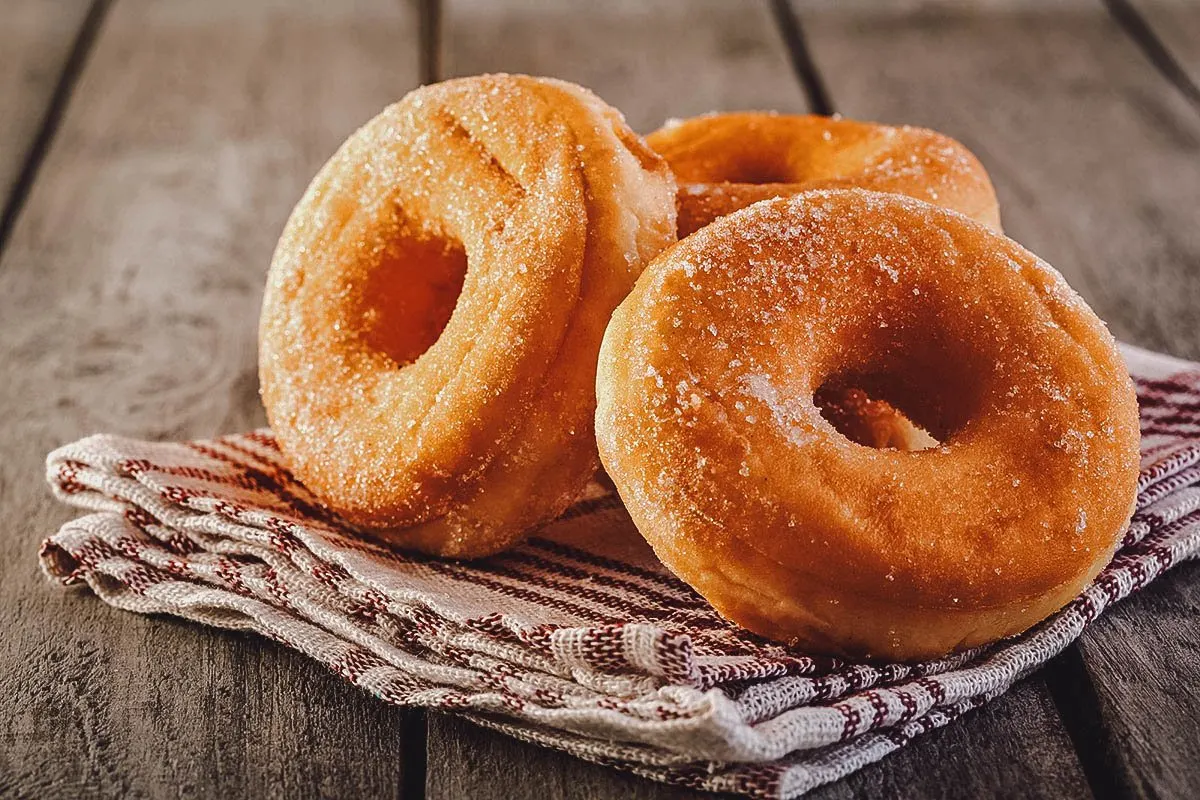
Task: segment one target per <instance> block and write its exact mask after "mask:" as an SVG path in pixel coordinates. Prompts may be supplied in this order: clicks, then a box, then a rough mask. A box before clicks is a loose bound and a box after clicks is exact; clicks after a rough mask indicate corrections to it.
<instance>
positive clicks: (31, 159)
mask: <svg viewBox="0 0 1200 800" xmlns="http://www.w3.org/2000/svg"><path fill="white" fill-rule="evenodd" d="M111 5H112V0H93V2H92V5H91V7H90V8H88V13H87V16H86V17H84V19H83V23H82V24H81V25H80V26H79V32H78V33H77V34H76V35H75V41H74V42H72V43H71V50H70V52H69V53H68V54H67V60H66V62H65V63H64V64H63V68H62V72H61V73H59V76H58V83H56V84H55V85H54V91H53V92H52V93H51V94H50V102H49V103H48V104H47V106H46V113H45V114H43V115H42V121H41V123H40V124H39V125H38V131H37V135H36V136H34V139H33V144H31V145H30V146H29V152H28V153H26V154H25V161H24V163H23V164H22V165H21V171H20V172H19V173H18V174H17V180H16V182H15V183H14V184H13V188H12V193H11V194H10V195H9V196H8V200H7V202H5V204H4V211H3V212H2V213H0V255H2V254H3V253H4V248H5V246H6V245H7V244H8V237H9V234H11V233H12V229H13V226H14V225H15V224H16V222H17V217H18V216H20V214H21V209H22V208H24V206H25V200H26V199H27V198H28V197H29V192H30V191H31V190H32V189H33V182H34V180H35V179H36V178H37V174H38V170H39V169H40V168H41V166H42V161H44V160H45V158H46V153H47V151H49V149H50V144H51V142H53V141H54V135H55V134H56V133H57V132H58V126H59V123H60V122H61V121H62V116H63V112H64V111H65V110H66V108H67V103H68V102H70V100H71V94H72V93H73V92H74V89H75V84H76V82H77V81H78V80H79V76H80V75H81V74H82V73H83V67H84V64H85V63H86V62H87V57H88V55H89V54H90V53H91V51H92V45H93V44H95V42H96V37H97V34H98V33H99V32H100V26H101V25H102V24H103V23H104V18H105V17H106V16H107V14H108V9H109V7H110V6H111Z"/></svg>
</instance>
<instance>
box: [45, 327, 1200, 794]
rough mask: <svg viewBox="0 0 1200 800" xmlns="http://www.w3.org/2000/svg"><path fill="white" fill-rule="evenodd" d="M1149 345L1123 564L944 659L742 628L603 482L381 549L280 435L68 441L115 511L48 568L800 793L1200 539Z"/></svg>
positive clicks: (497, 710) (1199, 517)
mask: <svg viewBox="0 0 1200 800" xmlns="http://www.w3.org/2000/svg"><path fill="white" fill-rule="evenodd" d="M1126 357H1127V359H1128V362H1129V366H1130V369H1131V371H1132V372H1133V374H1134V376H1135V377H1136V378H1137V385H1138V394H1139V398H1140V401H1141V409H1142V412H1141V413H1142V434H1143V441H1142V448H1143V461H1142V474H1141V482H1140V485H1139V488H1140V493H1139V498H1138V505H1137V513H1136V514H1135V515H1134V517H1133V521H1132V523H1131V524H1130V527H1129V531H1128V533H1127V535H1126V537H1125V540H1124V543H1123V544H1122V546H1121V549H1120V550H1119V551H1118V553H1117V555H1116V557H1115V558H1114V559H1113V561H1112V564H1111V565H1110V566H1109V567H1108V568H1107V569H1105V570H1104V572H1103V573H1102V574H1101V575H1100V576H1099V577H1098V578H1097V579H1096V581H1095V583H1094V584H1093V585H1092V586H1090V587H1089V588H1088V589H1087V590H1086V591H1084V593H1083V594H1081V595H1080V596H1079V597H1078V598H1077V599H1076V600H1074V601H1073V602H1072V603H1070V604H1069V605H1068V606H1067V607H1066V608H1064V609H1063V610H1062V611H1060V612H1059V613H1057V614H1056V615H1054V616H1053V617H1052V618H1050V619H1049V620H1047V621H1045V622H1044V623H1042V624H1041V625H1039V626H1037V627H1036V628H1034V629H1033V630H1031V631H1028V632H1026V633H1025V634H1022V635H1021V636H1018V637H1015V638H1013V639H1009V640H1006V641H1003V642H1000V643H998V644H995V645H991V646H988V647H984V648H980V649H977V650H974V651H972V652H969V653H962V654H959V655H955V656H952V657H950V658H945V659H942V660H940V661H935V662H930V663H924V664H918V665H902V664H889V665H883V666H881V665H874V666H870V665H866V664H855V663H847V662H844V661H838V660H835V659H829V658H820V657H813V656H810V655H807V654H805V653H803V652H799V651H795V650H791V649H789V648H787V647H784V646H782V645H778V644H774V643H772V642H768V641H766V640H763V639H760V638H758V637H755V636H753V635H752V634H749V633H746V632H745V631H742V630H740V629H738V628H737V627H736V626H734V625H731V624H729V623H727V622H725V621H724V620H722V619H721V618H720V617H719V616H717V614H716V613H714V612H713V610H712V609H711V608H709V606H708V604H707V603H705V602H704V600H703V599H701V598H700V597H699V596H698V595H696V594H695V593H694V592H692V591H691V589H689V588H688V587H687V586H686V585H684V584H682V583H681V582H679V581H678V580H676V579H675V578H673V577H672V576H671V575H670V574H668V573H667V572H666V571H665V570H664V569H663V567H662V566H661V565H659V564H658V562H657V561H655V559H654V556H653V554H652V553H651V552H650V550H649V548H648V547H647V546H646V545H645V544H644V542H643V541H642V540H641V538H640V537H639V536H638V534H637V532H636V530H634V528H633V526H632V524H631V523H630V521H629V518H628V517H627V516H626V514H625V512H624V510H623V509H622V507H621V505H620V502H619V501H618V500H617V499H616V498H615V497H614V496H612V495H609V494H606V493H605V492H604V490H602V489H600V488H599V487H594V489H593V491H592V492H590V493H589V495H588V496H587V497H586V498H585V499H583V500H581V501H580V502H579V503H578V504H576V505H575V506H574V507H573V508H572V509H571V510H570V511H569V512H568V513H567V514H566V515H564V516H563V518H562V519H560V520H559V521H557V522H555V523H554V524H552V525H549V526H547V527H546V528H544V529H543V530H541V531H539V532H538V534H537V535H536V536H535V537H534V538H532V539H531V540H530V541H529V542H528V543H527V544H525V545H523V546H522V547H520V548H518V549H516V550H514V551H512V552H509V553H505V554H503V555H500V556H496V557H493V558H491V559H487V560H486V561H482V562H478V563H471V564H462V563H455V562H451V561H442V560H438V559H434V558H429V557H424V556H419V555H412V554H408V553H400V552H395V551H391V550H387V549H384V548H381V547H377V546H375V545H372V544H369V543H367V542H364V541H362V540H360V539H356V538H352V537H349V536H347V535H345V534H344V532H343V530H342V529H341V528H340V527H339V525H338V524H337V522H336V521H335V520H333V519H332V518H330V517H329V516H328V515H327V514H325V513H323V512H322V510H321V509H320V507H319V506H318V504H317V503H316V501H315V500H314V498H313V497H312V496H311V495H310V494H309V493H308V492H307V491H306V490H305V489H304V487H303V486H301V485H300V484H298V483H296V481H295V480H293V479H292V477H291V475H290V474H289V473H288V471H287V470H286V469H285V468H284V467H283V466H282V465H281V462H280V455H279V452H278V450H277V449H276V445H275V440H274V439H273V438H272V436H271V434H270V432H269V431H266V430H262V431H255V432H253V433H248V434H241V435H234V436H225V437H221V438H218V439H213V440H207V441H194V442H184V443H178V444H173V443H166V444H163V443H150V442H142V441H136V440H131V439H124V438H120V437H116V436H93V437H90V438H87V439H84V440H82V441H79V442H76V443H74V444H70V445H67V446H65V447H62V448H60V449H58V450H56V451H54V452H53V453H51V454H50V456H49V458H48V460H47V468H48V477H49V481H50V484H51V486H52V487H53V488H54V492H55V493H56V494H57V496H58V497H60V498H61V499H62V500H64V501H65V502H67V503H70V504H72V505H75V506H78V507H80V508H82V509H86V510H87V511H89V512H91V513H89V514H87V515H86V516H83V517H80V518H79V519H76V520H74V521H72V522H69V523H67V524H66V525H64V526H63V527H62V529H61V530H59V531H58V533H56V534H54V535H53V536H51V537H50V538H49V539H47V540H46V542H45V543H44V544H43V546H42V551H41V554H42V565H43V567H44V569H45V571H46V573H47V574H48V575H49V576H50V577H52V578H53V579H55V580H57V581H61V582H62V583H64V584H76V583H87V585H89V586H90V587H91V588H92V590H93V591H95V593H96V594H97V595H99V596H100V597H101V598H102V599H103V600H105V601H106V602H108V603H111V604H113V605H115V606H118V607H120V608H125V609H128V610H130V611H137V612H141V613H167V614H174V615H177V616H181V617H186V618H188V619H192V620H196V621H198V622H203V623H206V624H208V625H215V626H218V627H223V628H238V629H247V630H254V631H258V632H259V633H262V634H264V635H266V636H268V637H270V638H272V639H275V640H277V641H279V642H282V643H283V644H285V645H287V646H289V647H294V648H296V649H297V650H300V651H302V652H304V653H307V654H308V655H310V656H312V657H313V658H315V659H318V660H319V661H321V662H323V663H324V664H327V665H328V666H329V667H330V668H331V669H333V670H334V671H336V672H337V673H339V674H340V675H342V676H344V677H345V678H346V679H347V680H349V681H352V682H354V683H356V684H358V685H359V686H361V687H363V688H364V689H366V690H367V691H369V692H371V693H372V694H374V695H376V696H377V697H379V698H380V699H382V700H384V701H386V702H389V703H396V704H402V705H417V706H426V707H429V708H439V709H453V710H458V711H461V712H463V713H467V714H469V715H471V716H472V717H473V718H474V719H476V720H477V721H480V722H482V723H483V724H485V725H489V726H492V727H495V728H498V729H501V730H503V731H506V732H508V733H510V734H512V735H514V736H518V737H520V738H523V739H527V740H530V741H534V742H538V743H541V744H545V745H549V746H551V747H557V748H560V749H563V750H566V751H568V752H571V753H574V754H576V755H578V756H581V757H583V758H586V759H590V760H592V761H598V762H601V763H604V764H611V765H613V766H616V767H620V768H623V769H628V770H631V771H633V772H636V773H639V774H641V775H646V776H649V777H652V778H655V779H658V780H661V781H666V782H670V783H676V784H682V785H685V786H691V787H696V788H702V789H712V790H721V791H731V792H740V793H744V794H747V795H751V796H756V797H795V796H797V795H800V794H803V793H804V792H805V791H807V790H809V789H812V788H813V787H815V786H819V785H821V784H823V783H827V782H829V781H832V780H836V779H837V778H839V777H841V776H844V775H847V774H849V773H850V772H853V771H854V770H856V769H859V768H860V767H862V766H864V765H866V764H868V763H871V762H873V761H876V760H878V759H880V758H882V757H883V756H884V755H886V754H888V753H890V752H892V751H894V750H896V749H898V748H900V747H903V746H904V745H905V744H906V743H907V742H908V741H910V740H911V739H912V738H913V737H915V736H918V735H920V734H922V733H924V732H926V731H928V730H931V729H933V728H937V727H939V726H942V725H945V724H947V723H949V722H951V721H953V720H954V719H956V718H957V717H959V716H961V715H962V714H964V713H965V712H967V711H969V710H971V709H973V708H975V707H977V706H979V705H981V704H983V703H986V702H987V701H988V700H989V699H991V698H993V697H995V696H996V695H998V694H1000V693H1002V692H1004V691H1005V690H1006V689H1007V688H1008V687H1009V686H1010V685H1011V684H1012V683H1013V681H1015V680H1017V679H1019V678H1021V677H1022V676H1024V675H1026V674H1028V673H1029V672H1030V671H1032V670H1034V669H1036V668H1037V667H1038V666H1040V665H1041V664H1043V663H1045V662H1046V661H1047V660H1048V659H1049V658H1051V657H1052V656H1053V655H1054V654H1056V653H1058V652H1059V651H1060V650H1062V649H1063V648H1064V647H1065V646H1066V645H1067V644H1069V643H1070V642H1071V641H1072V640H1074V639H1075V638H1076V637H1077V636H1079V634H1080V632H1081V631H1082V630H1083V628H1084V627H1085V626H1087V625H1088V624H1089V623H1090V622H1091V621H1093V620H1094V619H1095V618H1096V617H1097V616H1098V615H1099V614H1101V613H1102V612H1103V611H1104V610H1105V609H1106V608H1107V607H1108V606H1109V605H1111V604H1112V603H1114V602H1116V601H1117V600H1120V599H1121V598H1123V597H1125V596H1126V595H1128V594H1129V593H1130V592H1133V591H1136V590H1137V589H1139V588H1141V587H1142V586H1145V585H1146V584H1147V583H1149V582H1150V581H1151V580H1153V579H1154V578H1156V577H1157V576H1159V575H1161V574H1162V573H1163V572H1165V571H1166V570H1168V569H1170V568H1171V567H1172V566H1174V565H1175V564H1177V563H1179V562H1180V561H1182V560H1184V559H1187V558H1192V557H1195V556H1196V555H1197V553H1198V552H1200V411H1198V409H1200V364H1191V363H1188V362H1182V361H1178V360H1176V359H1171V358H1168V357H1166V356H1159V355H1155V354H1152V353H1148V352H1146V351H1143V350H1137V349H1134V348H1128V349H1127V350H1126ZM597 534H601V535H597Z"/></svg>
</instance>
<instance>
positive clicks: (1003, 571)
mask: <svg viewBox="0 0 1200 800" xmlns="http://www.w3.org/2000/svg"><path fill="white" fill-rule="evenodd" d="M677 237H682V238H681V239H679V240H678V241H677ZM260 377H261V384H262V397H263V402H264V405H265V406H266V410H267V415H268V418H269V419H270V422H271V425H272V427H273V428H274V430H275V433H276V435H277V437H278V439H279V443H280V447H281V449H282V450H283V452H284V454H285V456H286V458H287V460H288V462H289V465H290V466H291V468H292V470H293V471H294V473H295V475H296V476H297V477H298V478H299V479H300V480H301V481H303V482H304V483H305V485H306V486H307V487H308V488H309V489H310V490H311V491H312V492H313V493H314V494H315V495H316V496H317V497H319V498H320V499H321V501H322V502H323V503H324V504H325V505H326V506H328V508H329V509H330V510H331V511H333V512H334V513H336V514H337V515H338V516H339V517H340V518H341V519H343V520H344V521H345V522H346V524H347V526H349V527H351V528H353V529H356V530H358V531H361V532H362V533H364V534H365V535H369V536H372V537H375V538H378V539H382V540H385V541H388V542H391V543H393V544H395V545H397V546H401V547H407V548H414V549H418V550H421V551H424V552H427V553H432V554H435V555H441V556H448V557H458V558H474V557H481V556H486V555H489V554H492V553H495V552H498V551H500V550H502V549H504V548H507V547H510V546H512V545H513V544H515V543H517V542H519V541H520V540H521V539H522V538H523V537H524V536H525V535H526V534H527V533H528V531H530V530H531V529H532V528H534V527H536V526H537V525H539V524H541V523H544V522H546V521H549V520H551V519H553V518H554V517H556V516H557V515H558V514H560V513H561V512H562V511H563V510H564V509H565V508H566V507H567V506H568V505H569V504H570V503H572V502H573V501H574V500H575V499H576V498H577V497H578V496H579V494H580V492H581V491H583V489H584V487H585V485H586V484H587V482H588V481H589V479H590V478H591V476H592V475H593V474H594V472H595V471H596V469H597V467H598V466H599V465H600V463H601V462H603V466H604V467H605V469H606V470H607V472H608V474H609V476H610V477H611V479H612V481H613V483H614V484H615V486H616V488H617V490H618V492H619V493H620V496H621V498H622V500H623V501H624V503H625V505H626V507H627V509H628V511H629V513H630V515H631V517H632V518H633V521H634V522H635V523H636V525H637V527H638V530H639V531H641V533H642V535H643V536H644V537H645V538H646V540H647V541H648V542H649V543H650V545H651V546H652V547H653V548H654V550H655V552H656V553H657V554H658V556H659V558H660V559H661V560H662V562H663V563H664V564H665V565H666V566H667V567H668V568H670V569H671V570H672V571H673V572H674V573H675V574H676V575H678V576H679V577H680V578H681V579H683V580H684V581H686V582H688V583H689V584H690V585H691V586H693V587H694V588H695V589H696V590H697V591H698V592H700V593H701V594H702V595H703V596H704V597H705V598H706V599H708V600H709V602H711V603H712V604H713V606H714V607H715V608H716V609H717V610H718V611H719V612H721V613H722V614H723V615H725V616H726V617H728V618H729V619H731V620H733V621H734V622H737V623H739V624H741V625H743V626H745V627H746V628H749V629H750V630H752V631H754V632H756V633H759V634H762V635H764V636H768V637H771V638H773V639H777V640H780V641H783V642H788V643H791V644H793V645H795V646H798V647H801V648H804V649H807V650H809V651H816V652H824V653H829V654H836V655H844V656H853V657H866V658H888V659H901V660H908V659H918V658H927V657H933V656H938V655H942V654H945V653H947V652H950V651H953V650H958V649H963V648H968V647H972V646H975V645H978V644H982V643H984V642H988V641H992V640H994V639H997V638H1000V637H1003V636H1008V635H1011V634H1015V633H1018V632H1020V631H1022V630H1025V629H1026V628H1028V627H1029V626H1031V625H1033V624H1035V623H1036V622H1038V621H1039V620H1041V619H1043V618H1045V617H1046V616H1047V615H1048V614H1050V613H1052V612H1053V611H1055V610H1057V609H1058V608H1060V607H1061V606H1062V605H1064V604H1065V603H1066V602H1067V601H1069V600H1070V599H1071V598H1072V597H1074V596H1075V595H1076V594H1077V593H1078V592H1079V590H1080V589H1081V588H1082V587H1083V586H1085V585H1086V584H1087V583H1088V582H1089V581H1090V580H1091V579H1092V578H1093V577H1094V576H1095V575H1096V573H1097V572H1098V571H1099V570H1100V569H1101V567H1102V566H1103V565H1104V564H1105V563H1107V561H1108V559H1109V558H1110V557H1111V555H1112V552H1113V550H1114V548H1115V547H1116V544H1117V541H1118V539H1119V537H1120V534H1121V532H1122V530H1123V528H1124V526H1125V525H1126V523H1127V522H1128V519H1129V516H1130V514H1131V512H1132V506H1133V502H1134V496H1135V487H1136V479H1137V469H1138V419H1137V408H1136V402H1135V399H1134V394H1133V389H1132V384H1131V382H1130V380H1129V377H1128V373H1127V372H1126V370H1125V367H1124V364H1123V362H1122V359H1121V356H1120V354H1119V352H1118V350H1117V348H1116V345H1115V342H1114V341H1113V339H1112V337H1111V336H1110V335H1109V333H1108V331H1107V330H1106V328H1105V327H1104V325H1103V323H1102V322H1100V320H1099V319H1097V318H1096V316H1095V315H1094V314H1093V313H1092V312H1091V310H1090V309H1089V308H1088V307H1087V306H1086V305H1085V304H1084V303H1083V301H1082V300H1081V299H1080V298H1079V296H1078V295H1076V294H1075V293H1074V292H1073V291H1072V290H1071V289H1070V287H1069V286H1067V284H1066V283H1065V282H1064V281H1063V279H1062V277H1061V276H1060V275H1059V274H1058V273H1057V272H1055V271H1054V270H1053V269H1052V268H1051V267H1050V266H1048V265H1047V264H1045V263H1044V262H1043V261H1041V260H1039V259H1038V258H1037V257H1036V256H1034V255H1032V254H1031V253H1029V252H1028V251H1026V250H1024V249H1023V248H1021V246H1020V245H1018V244H1016V243H1015V242H1013V241H1011V240H1009V239H1007V238H1005V237H1004V236H1003V235H1002V234H1001V233H1000V222H999V212H998V209H997V204H996V198H995V194H994V192H993V191H992V187H991V184H990V182H989V180H988V177H987V174H986V173H985V172H984V170H983V168H982V166H981V165H980V164H979V162H978V161H977V160H976V159H975V158H974V157H973V156H972V155H971V154H970V152H968V151H967V150H966V149H965V148H964V147H963V146H962V145H961V144H959V143H957V142H955V141H954V140H952V139H949V138H947V137H945V136H942V135H940V134H937V133H935V132H932V131H928V130H921V129H916V128H907V127H902V128H894V127H887V126H882V125H871V124H865V123H859V122H851V121H847V120H840V119H829V118H823V117H814V116H784V115H775V114H726V115H709V116H705V117H700V118H696V119H692V120H686V121H683V122H678V123H672V124H669V125H668V126H667V127H665V128H664V129H662V130H660V131H657V132H656V133H654V134H651V135H650V136H649V137H648V138H647V139H646V140H643V139H641V138H639V137H638V136H637V135H636V134H634V133H633V132H632V131H631V130H630V129H629V128H628V127H627V126H626V125H625V123H624V121H623V118H622V117H621V115H620V113H619V112H617V111H616V110H614V109H613V108H611V107H609V106H607V105H605V104H604V103H603V102H602V101H601V100H599V99H598V98H597V97H595V95H593V94H591V93H590V92H588V91H587V90H586V89H583V88H581V87H578V86H574V85H572V84H568V83H564V82H561V81H556V80H550V79H545V78H531V77H526V76H510V75H488V76H480V77H475V78H464V79H459V80H454V81H448V82H445V83H442V84H437V85H433V86H428V87H424V88H421V89H418V90H417V91H415V92H413V93H411V94H410V95H408V96H407V97H406V98H404V99H403V100H401V101H400V102H399V103H397V104H395V105H394V106H391V107H389V108H387V109H385V110H384V111H383V113H381V114H380V115H379V116H378V117H376V118H375V119H374V120H372V121H371V122H369V123H368V124H367V125H366V126H364V127H363V128H362V129H361V130H359V131H358V132H357V133H356V134H354V135H353V136H352V137H351V138H350V139H349V140H348V141H347V142H346V143H345V144H344V145H343V146H342V147H341V149H340V150H339V151H338V152H337V153H336V154H335V155H334V156H333V158H332V159H331V160H330V161H329V162H328V163H327V164H326V165H325V167H324V168H323V169H322V170H321V172H320V173H319V174H318V175H317V177H316V178H315V179H314V180H313V182H312V184H311V185H310V186H309V188H308V191H307V192H306V193H305V195H304V197H303V198H302V199H301V200H300V202H299V204H298V205H297V206H296V209H295V210H294V211H293V213H292V216H291V218H290V219H289V221H288V223H287V226H286V228H285V230H284V233H283V235H282V237H281V239H280V242H279V246H278V248H277V249H276V252H275V257H274V260H273V262H272V265H271V270H270V274H269V278H268V283H267V290H266V294H265V298H264V302H263V314H262V321H261V328H260Z"/></svg>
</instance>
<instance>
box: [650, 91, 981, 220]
mask: <svg viewBox="0 0 1200 800" xmlns="http://www.w3.org/2000/svg"><path fill="white" fill-rule="evenodd" d="M646 141H647V142H648V143H649V144H650V146H651V147H652V148H654V150H655V151H657V152H658V153H659V154H660V155H662V157H663V158H665V159H666V160H667V163H668V164H670V165H671V169H672V170H674V172H675V175H676V177H677V179H678V180H679V197H678V204H679V235H680V236H686V235H687V234H689V233H691V232H692V231H694V230H697V229H698V228H701V227H703V226H704V225H707V224H708V223H710V222H712V221H713V220H714V219H716V218H717V217H720V216H723V215H725V214H728V213H730V212H732V211H737V210H738V209H740V208H745V207H746V206H748V205H750V204H752V203H757V202H758V201H760V200H766V199H768V198H771V197H782V196H788V195H793V194H797V193H799V192H803V191H807V190H809V189H828V188H853V187H858V188H862V189H872V190H874V191H880V192H895V193H897V194H904V195H908V196H910V197H915V198H917V199H918V200H926V201H928V202H930V203H935V204H937V205H940V206H945V207H946V208H950V209H953V210H955V211H958V212H959V213H962V214H966V215H967V216H968V217H971V218H972V219H974V220H977V221H979V222H982V223H983V224H984V225H987V226H989V227H991V228H994V229H996V230H997V231H998V230H1000V210H999V207H998V206H997V204H996V193H995V191H994V190H993V189H992V183H991V180H990V179H989V178H988V175H987V172H985V171H984V169H983V166H982V165H981V164H980V163H979V160H978V159H977V158H975V156H974V155H972V153H971V151H970V150H968V149H967V148H965V147H963V146H962V145H961V144H959V143H958V142H956V141H955V140H954V139H951V138H950V137H948V136H943V135H942V134H940V133H937V132H936V131H931V130H926V129H924V128H913V127H909V126H903V127H892V126H889V125H875V124H872V123H866V122H854V121H852V120H847V119H841V118H837V117H823V116H816V115H795V114H774V113H764V112H742V113H732V114H708V115H705V116H701V117H693V118H691V119H687V120H678V121H673V122H670V123H668V124H667V125H666V126H664V127H663V128H661V129H660V130H657V131H655V132H654V133H652V134H650V135H649V136H647V137H646Z"/></svg>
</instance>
